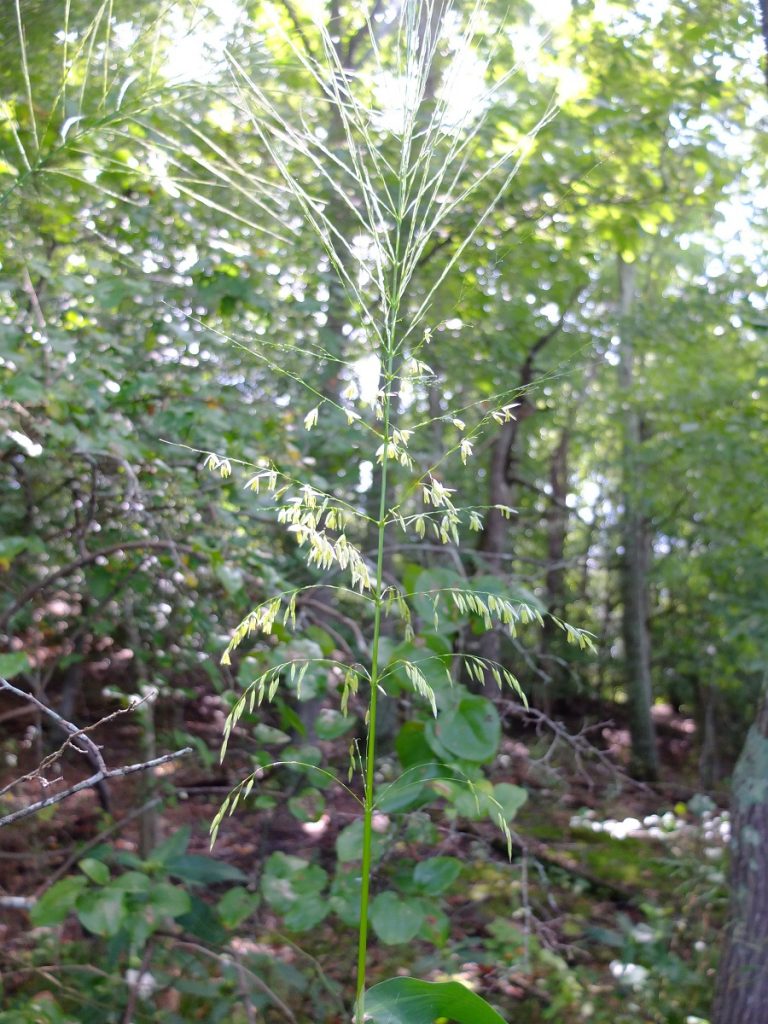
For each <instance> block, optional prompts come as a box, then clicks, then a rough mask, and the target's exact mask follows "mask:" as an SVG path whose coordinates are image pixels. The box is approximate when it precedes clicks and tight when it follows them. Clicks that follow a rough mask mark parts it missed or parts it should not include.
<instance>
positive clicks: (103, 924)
mask: <svg viewBox="0 0 768 1024" xmlns="http://www.w3.org/2000/svg"><path fill="white" fill-rule="evenodd" d="M123 897H124V893H122V892H121V891H120V890H116V889H112V888H111V887H110V888H109V889H100V890H98V891H94V890H93V889H88V890H86V891H85V892H83V893H81V894H80V896H78V898H77V900H76V901H75V911H76V912H77V916H78V919H79V921H80V923H81V924H82V926H83V927H84V928H87V929H88V931H89V932H93V934H94V935H103V936H105V937H109V936H112V935H117V933H118V932H119V931H120V929H121V927H122V925H123V922H124V920H125V915H126V908H125V903H124V902H123Z"/></svg>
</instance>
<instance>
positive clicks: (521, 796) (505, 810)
mask: <svg viewBox="0 0 768 1024" xmlns="http://www.w3.org/2000/svg"><path fill="white" fill-rule="evenodd" d="M493 796H494V799H496V800H498V802H499V803H500V804H501V812H499V808H498V807H496V806H495V805H492V806H491V808H490V809H489V811H488V813H489V815H490V817H491V818H492V819H493V820H494V821H497V820H498V815H499V813H501V814H502V816H503V818H504V820H505V821H506V822H507V823H509V822H510V821H512V819H513V818H514V817H515V815H516V814H517V812H518V811H519V810H520V808H521V807H522V806H523V804H524V803H525V801H526V800H527V799H528V793H527V791H526V790H524V789H523V788H522V786H513V785H512V784H511V783H510V782H500V783H498V785H496V786H494V787H493Z"/></svg>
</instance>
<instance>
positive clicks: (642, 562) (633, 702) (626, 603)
mask: <svg viewBox="0 0 768 1024" xmlns="http://www.w3.org/2000/svg"><path fill="white" fill-rule="evenodd" d="M618 266H619V315H620V321H621V327H620V336H621V345H620V363H619V378H620V385H621V391H622V394H623V400H624V406H625V408H624V451H623V482H622V491H623V494H622V504H623V506H624V514H623V519H622V529H621V535H622V546H623V548H624V552H623V555H622V558H621V568H620V573H621V597H622V636H623V639H624V658H625V671H626V681H627V690H628V696H629V728H630V734H631V737H632V769H633V771H634V773H635V774H636V775H637V776H638V777H640V778H643V779H647V780H649V781H652V780H654V779H656V778H658V774H659V757H658V750H657V745H656V730H655V728H654V724H653V718H652V716H651V707H652V705H653V688H652V684H651V644H650V637H649V634H648V561H649V538H648V525H647V522H646V518H645V516H644V515H643V510H642V505H641V503H640V501H639V500H638V494H639V493H640V487H639V484H640V480H639V477H640V466H639V463H638V458H637V456H638V452H639V450H640V444H641V440H642V438H641V423H640V415H639V413H638V411H637V409H636V407H635V405H634V401H633V395H632V389H633V383H634V351H633V347H632V340H631V332H630V329H629V325H628V318H629V315H630V313H631V312H632V303H633V299H634V264H628V263H625V262H624V260H622V259H621V258H619V264H618Z"/></svg>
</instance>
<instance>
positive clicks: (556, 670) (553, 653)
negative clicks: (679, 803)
mask: <svg viewBox="0 0 768 1024" xmlns="http://www.w3.org/2000/svg"><path fill="white" fill-rule="evenodd" d="M569 444H570V434H569V432H568V430H567V429H566V428H564V429H563V431H562V433H561V434H560V440H559V441H558V443H557V445H556V447H555V450H554V451H553V452H552V457H551V460H550V463H549V486H550V503H549V507H548V508H547V511H546V513H545V521H546V527H547V572H546V581H545V585H546V594H547V611H548V612H549V614H550V615H555V616H556V617H557V618H559V619H562V618H564V616H565V542H566V539H567V536H568V521H569V509H568V506H567V505H566V498H567V497H568V446H569ZM562 648H563V632H562V630H561V629H560V628H559V627H558V626H556V625H555V623H554V622H553V621H552V619H550V618H547V619H545V620H544V628H543V630H542V633H541V656H540V661H541V667H542V670H543V672H545V673H546V675H547V679H546V681H545V684H544V692H543V694H542V701H541V706H542V707H543V709H544V710H545V711H546V712H547V713H549V712H550V711H551V708H552V701H553V699H554V698H555V697H556V696H557V691H558V689H559V687H560V684H562V683H563V682H564V679H565V671H564V670H565V669H566V667H567V666H566V664H565V662H564V660H563V658H562Z"/></svg>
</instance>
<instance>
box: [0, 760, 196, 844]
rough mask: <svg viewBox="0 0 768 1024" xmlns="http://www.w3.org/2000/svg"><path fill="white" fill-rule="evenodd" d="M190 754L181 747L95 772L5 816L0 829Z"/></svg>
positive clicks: (0, 819)
mask: <svg viewBox="0 0 768 1024" xmlns="http://www.w3.org/2000/svg"><path fill="white" fill-rule="evenodd" d="M191 753H192V747H183V748H182V749H181V750H176V751H174V752H173V753H172V754H163V756H162V757H155V758H153V759H152V760H151V761H142V762H141V763H140V764H127V765H123V767H122V768H111V769H108V770H107V771H104V772H101V771H99V772H96V774H95V775H91V776H89V778H87V779H83V780H82V782H77V783H75V785H74V786H69V787H68V788H67V789H64V790H62V791H61V792H60V793H55V794H54V795H53V796H49V797H47V798H46V799H45V800H38V801H37V803H34V804H29V805H28V806H27V807H22V808H21V809H20V810H18V811H14V812H13V813H12V814H6V815H5V817H3V818H0V828H3V827H4V826H5V825H12V824H13V823H14V822H16V821H21V819H22V818H28V817H30V815H32V814H37V812H38V811H42V810H43V808H44V807H52V806H53V804H59V803H61V801H62V800H66V799H67V798H68V797H70V796H74V794H75V793H79V792H81V791H82V790H84V789H92V788H93V787H94V786H97V785H98V784H99V783H100V782H104V781H105V780H106V779H120V778H122V777H123V776H125V775H135V774H136V772H145V771H149V769H150V768H157V767H159V766H160V765H161V764H167V763H168V762H169V761H175V760H177V759H178V758H180V757H186V756H187V755H188V754H191Z"/></svg>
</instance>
